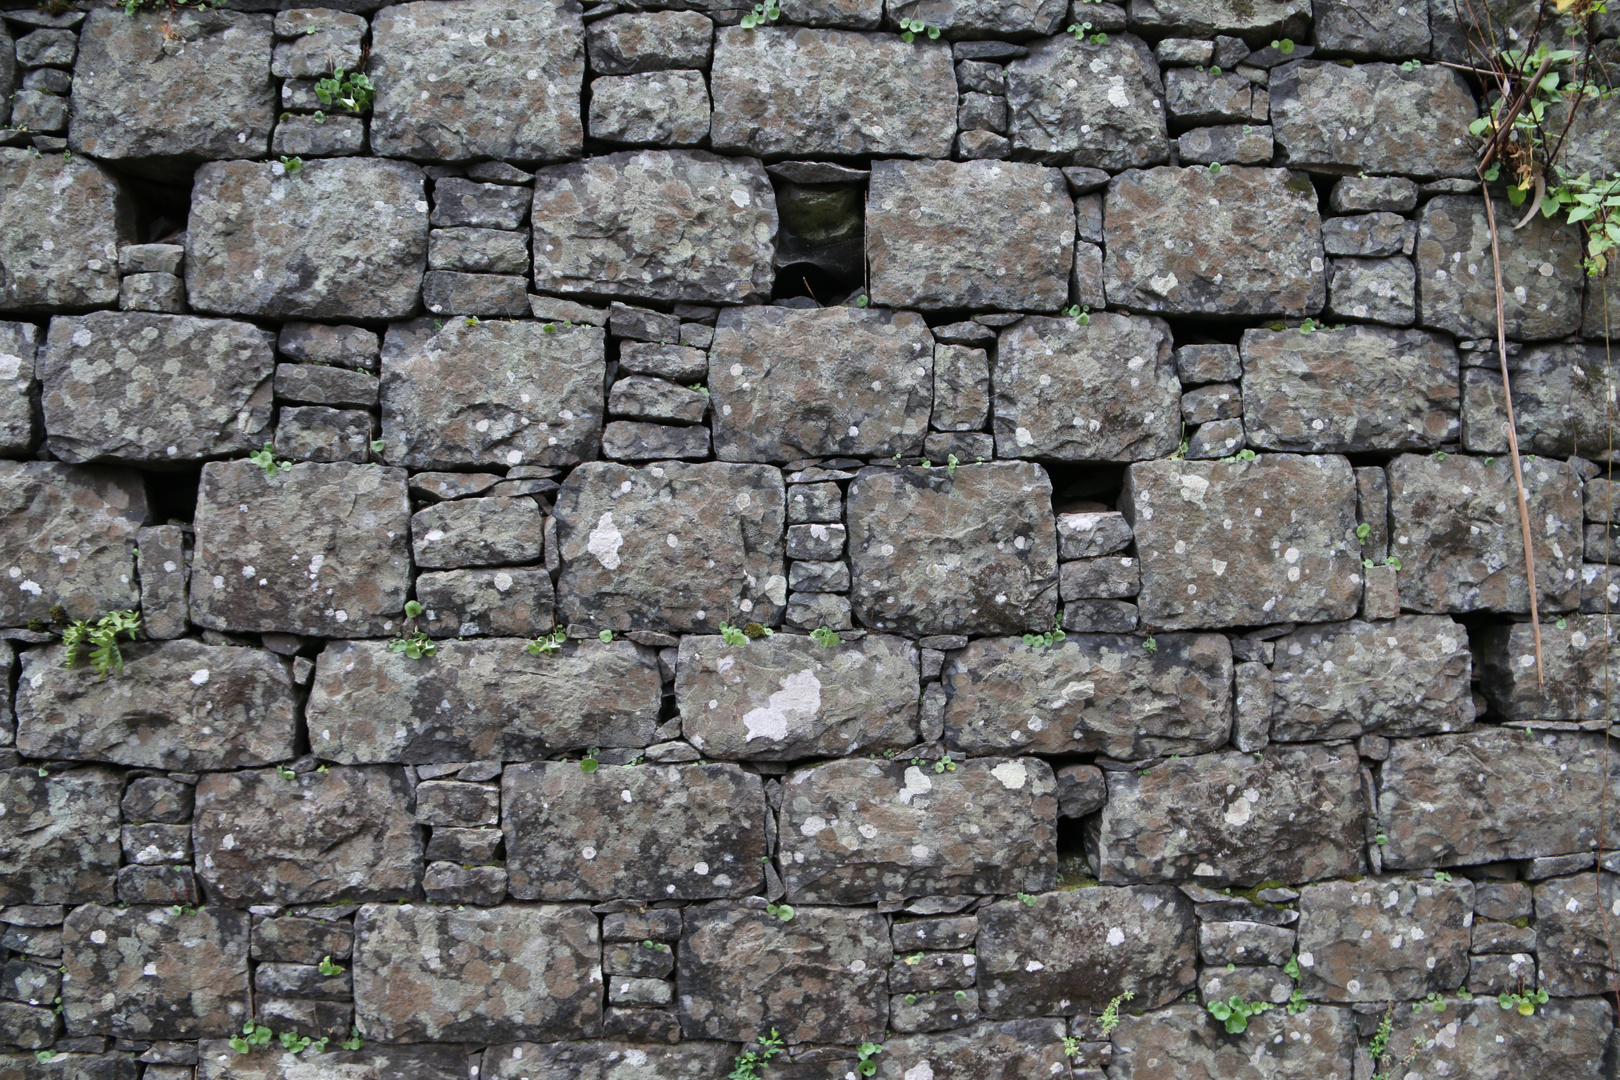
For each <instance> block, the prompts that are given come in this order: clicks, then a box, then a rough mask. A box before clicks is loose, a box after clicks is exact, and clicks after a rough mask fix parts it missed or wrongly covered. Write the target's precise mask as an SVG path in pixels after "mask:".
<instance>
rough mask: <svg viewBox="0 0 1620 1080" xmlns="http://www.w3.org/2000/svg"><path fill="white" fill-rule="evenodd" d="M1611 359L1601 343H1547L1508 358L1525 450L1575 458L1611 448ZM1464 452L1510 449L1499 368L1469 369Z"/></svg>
mask: <svg viewBox="0 0 1620 1080" xmlns="http://www.w3.org/2000/svg"><path fill="white" fill-rule="evenodd" d="M1608 365H1609V361H1608V358H1607V357H1606V356H1605V354H1604V349H1603V347H1602V346H1599V345H1576V344H1568V345H1541V346H1537V347H1535V348H1527V349H1525V350H1523V351H1522V352H1520V353H1519V355H1517V356H1511V357H1509V358H1508V373H1509V374H1508V377H1509V378H1510V379H1511V385H1512V387H1513V416H1514V420H1515V421H1516V422H1517V424H1518V431H1519V434H1520V438H1519V452H1520V453H1526V454H1546V455H1548V456H1551V457H1570V456H1572V455H1574V454H1576V453H1585V454H1587V455H1592V456H1600V455H1604V454H1607V453H1608V449H1607V448H1608V444H1609V420H1608V416H1609V414H1610V413H1612V412H1613V409H1614V406H1613V404H1612V403H1609V404H1607V405H1606V404H1605V399H1606V396H1607V395H1608V393H1609V391H1608V390H1607V389H1605V387H1606V386H1607V385H1608V384H1609V381H1610V380H1609V377H1608V375H1607V371H1608ZM1462 410H1463V431H1462V445H1463V449H1465V450H1472V451H1474V452H1475V453H1481V454H1506V453H1507V452H1508V439H1507V408H1506V403H1505V402H1504V401H1503V400H1502V374H1501V368H1500V367H1498V366H1497V365H1496V364H1495V363H1493V364H1492V365H1491V366H1490V367H1483V368H1469V369H1467V370H1466V371H1465V372H1463V385H1462Z"/></svg>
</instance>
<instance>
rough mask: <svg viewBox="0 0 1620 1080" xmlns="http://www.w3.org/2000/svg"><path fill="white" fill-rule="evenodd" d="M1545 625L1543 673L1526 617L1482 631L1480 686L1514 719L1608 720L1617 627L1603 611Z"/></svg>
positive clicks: (1495, 706) (1499, 709) (1497, 707)
mask: <svg viewBox="0 0 1620 1080" xmlns="http://www.w3.org/2000/svg"><path fill="white" fill-rule="evenodd" d="M1562 621H1563V622H1564V623H1565V625H1563V626H1557V625H1556V624H1555V625H1553V626H1544V627H1542V629H1541V635H1542V641H1541V673H1540V676H1539V677H1538V676H1537V672H1536V647H1535V641H1534V634H1533V632H1532V630H1531V628H1530V626H1529V625H1528V624H1526V623H1515V624H1514V625H1512V626H1492V627H1488V628H1486V629H1484V630H1483V631H1481V633H1480V641H1479V646H1478V648H1479V652H1480V671H1479V681H1480V689H1482V690H1483V691H1484V692H1485V695H1486V698H1487V699H1488V700H1489V701H1490V702H1491V706H1492V708H1493V709H1494V710H1495V711H1496V712H1497V713H1498V714H1500V715H1501V716H1503V717H1505V718H1507V719H1509V720H1602V719H1608V718H1609V717H1610V716H1611V711H1610V708H1609V705H1608V704H1607V702H1608V700H1609V699H1610V698H1611V697H1612V695H1611V694H1610V692H1609V691H1608V690H1607V676H1606V675H1605V674H1604V673H1605V672H1606V671H1609V670H1613V663H1614V659H1620V658H1617V657H1615V641H1614V628H1613V626H1612V624H1611V623H1610V622H1609V621H1608V620H1605V619H1604V617H1603V616H1602V615H1573V616H1570V617H1569V618H1567V619H1564V620H1562Z"/></svg>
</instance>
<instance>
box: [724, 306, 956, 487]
mask: <svg viewBox="0 0 1620 1080" xmlns="http://www.w3.org/2000/svg"><path fill="white" fill-rule="evenodd" d="M933 379H934V337H933V335H932V334H930V333H929V332H928V325H927V324H926V323H925V322H923V319H922V316H920V315H917V314H915V313H914V312H910V311H888V310H883V309H873V308H867V309H864V310H863V309H861V308H853V307H834V308H816V309H809V310H795V309H792V308H781V307H741V308H727V309H726V310H725V311H723V312H722V313H721V315H720V321H719V324H718V326H717V327H716V329H715V332H714V347H713V348H712V349H711V350H710V352H709V391H710V393H711V394H712V395H713V403H712V408H713V410H714V445H715V455H716V456H717V457H719V458H720V459H721V460H723V461H774V462H786V461H793V460H796V459H799V458H806V457H815V456H818V455H823V454H860V455H862V456H866V455H870V456H872V457H890V456H892V455H894V454H903V455H907V456H915V455H917V454H918V453H920V452H921V450H922V445H923V438H924V436H926V435H927V434H928V417H929V411H930V408H931V406H932V403H933Z"/></svg>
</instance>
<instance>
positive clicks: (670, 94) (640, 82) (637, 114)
mask: <svg viewBox="0 0 1620 1080" xmlns="http://www.w3.org/2000/svg"><path fill="white" fill-rule="evenodd" d="M589 120H590V131H591V138H593V139H603V140H606V141H607V142H620V143H653V144H655V145H658V146H696V145H697V144H698V143H700V142H702V141H703V140H705V139H707V138H708V136H709V83H708V80H706V79H705V78H704V77H703V72H701V71H653V72H646V73H644V74H640V75H614V76H608V77H605V78H599V79H596V80H594V81H593V82H592V83H591V108H590V117H589Z"/></svg>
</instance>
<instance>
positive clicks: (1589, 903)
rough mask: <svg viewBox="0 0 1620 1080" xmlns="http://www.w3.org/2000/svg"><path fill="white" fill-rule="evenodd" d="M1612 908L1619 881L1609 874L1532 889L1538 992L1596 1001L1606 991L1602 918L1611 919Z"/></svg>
mask: <svg viewBox="0 0 1620 1080" xmlns="http://www.w3.org/2000/svg"><path fill="white" fill-rule="evenodd" d="M1600 888H1601V889H1602V894H1601V895H1599V891H1598V890H1599V889H1600ZM1616 904H1620V878H1616V876H1615V875H1614V874H1603V873H1598V874H1572V875H1570V876H1569V877H1559V878H1553V879H1552V880H1550V881H1543V882H1541V883H1539V884H1538V885H1536V889H1535V913H1536V944H1537V946H1538V947H1537V950H1536V951H1537V954H1538V959H1539V965H1538V969H1539V970H1538V973H1537V974H1538V976H1539V983H1540V986H1541V988H1542V989H1544V990H1546V991H1547V993H1549V994H1552V995H1553V996H1554V997H1584V996H1586V995H1591V994H1599V995H1601V994H1603V993H1605V992H1606V991H1607V990H1608V989H1609V987H1610V985H1612V983H1613V982H1614V972H1615V963H1614V961H1613V960H1606V958H1607V957H1608V956H1609V948H1608V932H1607V930H1606V929H1605V928H1604V921H1605V920H1604V916H1605V915H1607V916H1608V917H1609V918H1610V919H1613V918H1614V914H1615V912H1614V908H1615V905H1616ZM1605 909H1606V910H1605ZM1537 1011H1538V1012H1539V1011H1540V1010H1539V1009H1538V1010H1537Z"/></svg>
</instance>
